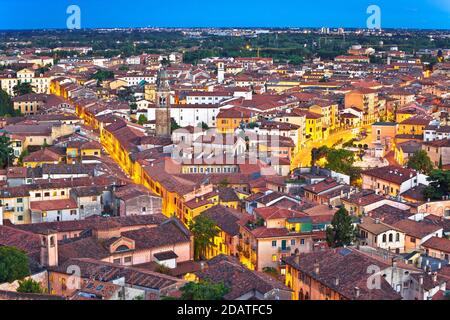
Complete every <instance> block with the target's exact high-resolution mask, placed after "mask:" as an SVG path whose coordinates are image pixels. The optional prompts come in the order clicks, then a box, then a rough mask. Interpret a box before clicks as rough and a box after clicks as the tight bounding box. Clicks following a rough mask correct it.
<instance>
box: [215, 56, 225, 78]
mask: <svg viewBox="0 0 450 320" xmlns="http://www.w3.org/2000/svg"><path fill="white" fill-rule="evenodd" d="M224 80H225V67H224V63H223V62H222V61H220V62H219V63H218V65H217V82H219V83H223V81H224Z"/></svg>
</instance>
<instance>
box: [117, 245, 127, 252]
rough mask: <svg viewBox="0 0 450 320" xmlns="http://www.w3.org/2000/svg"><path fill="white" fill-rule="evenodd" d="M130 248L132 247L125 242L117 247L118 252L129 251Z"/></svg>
mask: <svg viewBox="0 0 450 320" xmlns="http://www.w3.org/2000/svg"><path fill="white" fill-rule="evenodd" d="M128 250H130V248H128V247H127V246H126V245H124V244H123V245H121V246H118V247H117V249H116V252H123V251H128Z"/></svg>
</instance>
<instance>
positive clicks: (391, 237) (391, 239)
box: [389, 233, 394, 242]
mask: <svg viewBox="0 0 450 320" xmlns="http://www.w3.org/2000/svg"><path fill="white" fill-rule="evenodd" d="M392 241H394V237H393V236H392V233H390V234H389V242H392Z"/></svg>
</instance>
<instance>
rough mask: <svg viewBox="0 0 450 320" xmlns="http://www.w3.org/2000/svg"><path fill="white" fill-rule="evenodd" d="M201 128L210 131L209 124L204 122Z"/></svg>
mask: <svg viewBox="0 0 450 320" xmlns="http://www.w3.org/2000/svg"><path fill="white" fill-rule="evenodd" d="M200 127H201V128H202V129H203V130H208V129H209V126H208V124H206V123H205V122H204V121H202V123H201V125H200Z"/></svg>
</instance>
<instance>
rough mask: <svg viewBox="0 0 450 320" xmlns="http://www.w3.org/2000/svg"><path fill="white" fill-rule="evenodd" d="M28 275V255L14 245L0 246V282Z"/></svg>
mask: <svg viewBox="0 0 450 320" xmlns="http://www.w3.org/2000/svg"><path fill="white" fill-rule="evenodd" d="M28 275H30V267H29V262H28V257H27V255H26V254H25V252H24V251H22V250H19V249H17V248H16V247H7V246H4V247H0V283H4V282H13V281H15V280H19V279H23V278H25V277H26V276H28Z"/></svg>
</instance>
